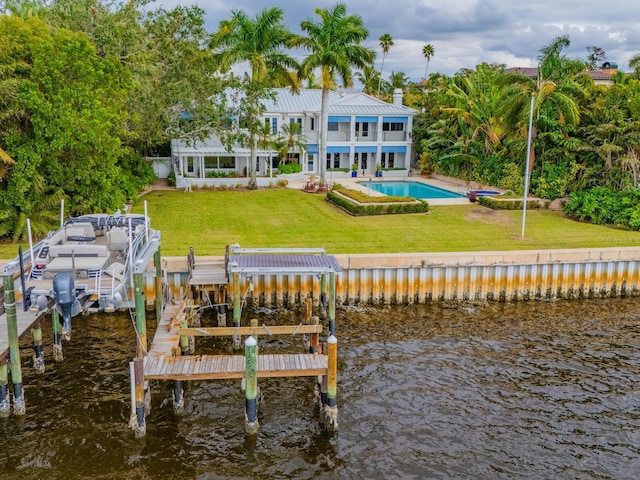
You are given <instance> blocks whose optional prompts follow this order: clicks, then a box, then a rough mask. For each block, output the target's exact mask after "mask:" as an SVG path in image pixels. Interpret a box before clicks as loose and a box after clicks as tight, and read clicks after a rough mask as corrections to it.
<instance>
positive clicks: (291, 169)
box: [278, 163, 302, 175]
mask: <svg viewBox="0 0 640 480" xmlns="http://www.w3.org/2000/svg"><path fill="white" fill-rule="evenodd" d="M301 171H302V165H300V164H299V163H281V164H280V165H278V173H279V174H280V175H284V174H287V173H299V172H301Z"/></svg>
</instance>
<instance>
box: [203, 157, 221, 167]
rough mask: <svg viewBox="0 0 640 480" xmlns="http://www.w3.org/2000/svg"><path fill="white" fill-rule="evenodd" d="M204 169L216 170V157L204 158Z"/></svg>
mask: <svg viewBox="0 0 640 480" xmlns="http://www.w3.org/2000/svg"><path fill="white" fill-rule="evenodd" d="M204 168H207V169H209V168H218V157H210V156H205V157H204Z"/></svg>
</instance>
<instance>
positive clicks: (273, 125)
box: [271, 117, 278, 135]
mask: <svg viewBox="0 0 640 480" xmlns="http://www.w3.org/2000/svg"><path fill="white" fill-rule="evenodd" d="M271 133H272V134H273V135H275V134H276V133H278V118H277V117H273V118H272V119H271Z"/></svg>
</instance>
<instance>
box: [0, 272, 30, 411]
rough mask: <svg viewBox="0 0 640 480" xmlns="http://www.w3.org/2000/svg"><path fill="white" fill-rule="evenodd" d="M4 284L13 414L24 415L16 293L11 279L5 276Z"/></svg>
mask: <svg viewBox="0 0 640 480" xmlns="http://www.w3.org/2000/svg"><path fill="white" fill-rule="evenodd" d="M3 282H4V310H5V315H6V318H7V334H8V336H9V365H10V369H11V382H12V383H13V413H14V414H15V415H24V414H25V412H26V408H25V404H24V390H23V388H22V366H21V365H20V349H19V345H20V344H19V338H18V316H17V314H16V293H15V290H14V284H13V277H12V276H11V275H5V276H4V277H3Z"/></svg>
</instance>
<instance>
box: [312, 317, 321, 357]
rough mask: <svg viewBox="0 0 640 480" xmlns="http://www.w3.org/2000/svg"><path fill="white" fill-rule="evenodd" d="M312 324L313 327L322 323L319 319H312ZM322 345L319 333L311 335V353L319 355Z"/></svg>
mask: <svg viewBox="0 0 640 480" xmlns="http://www.w3.org/2000/svg"><path fill="white" fill-rule="evenodd" d="M311 323H312V324H313V325H318V324H319V323H320V319H319V318H318V317H315V316H314V317H311ZM319 345H320V336H319V335H318V334H317V333H312V334H311V335H309V353H318V347H319Z"/></svg>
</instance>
